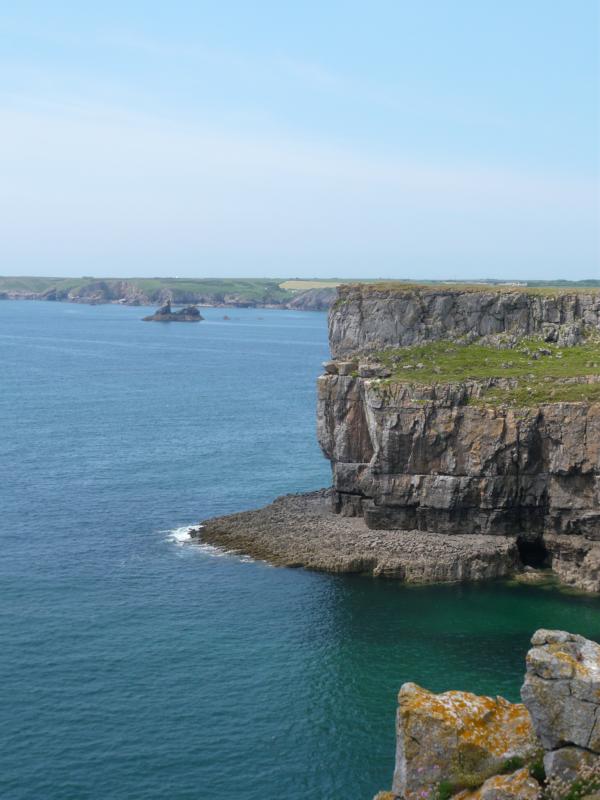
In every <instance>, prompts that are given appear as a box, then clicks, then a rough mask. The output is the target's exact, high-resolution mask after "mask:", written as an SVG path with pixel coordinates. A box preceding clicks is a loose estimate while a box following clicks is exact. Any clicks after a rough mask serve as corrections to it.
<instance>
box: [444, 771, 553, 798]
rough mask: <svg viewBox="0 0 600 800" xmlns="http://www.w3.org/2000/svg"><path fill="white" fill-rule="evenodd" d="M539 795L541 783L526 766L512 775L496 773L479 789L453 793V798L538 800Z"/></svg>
mask: <svg viewBox="0 0 600 800" xmlns="http://www.w3.org/2000/svg"><path fill="white" fill-rule="evenodd" d="M539 796H540V785H539V783H538V782H537V781H536V780H535V778H532V776H531V775H530V773H529V770H528V769H526V768H525V767H524V768H522V769H519V770H517V771H516V772H513V773H512V775H494V777H492V778H488V779H487V781H485V783H484V784H483V785H482V786H480V787H479V789H475V790H474V791H469V790H468V789H465V790H464V791H462V792H459V793H458V794H455V795H453V800H538V798H539Z"/></svg>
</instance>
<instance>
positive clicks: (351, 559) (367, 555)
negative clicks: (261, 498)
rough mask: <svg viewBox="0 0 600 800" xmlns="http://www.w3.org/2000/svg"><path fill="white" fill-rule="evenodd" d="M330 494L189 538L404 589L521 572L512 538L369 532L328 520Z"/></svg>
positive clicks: (225, 522)
mask: <svg viewBox="0 0 600 800" xmlns="http://www.w3.org/2000/svg"><path fill="white" fill-rule="evenodd" d="M332 494H333V492H332V490H330V489H328V490H321V491H317V492H311V493H307V494H296V495H286V496H284V497H279V498H277V499H276V500H275V501H274V502H273V503H271V504H270V505H268V506H266V507H265V508H260V509H258V510H256V511H244V512H241V513H238V514H229V515H227V516H223V517H215V518H213V519H210V520H207V521H206V522H204V523H203V524H202V525H201V526H200V527H198V528H196V529H195V530H194V531H192V534H191V535H192V538H194V539H195V540H199V541H202V542H206V543H207V544H212V545H216V546H218V547H222V548H224V549H225V550H229V551H232V552H237V553H244V554H247V555H250V556H252V557H253V558H258V559H262V560H265V561H268V562H270V563H271V564H275V565H277V566H284V567H306V568H308V569H314V570H320V571H325V572H337V573H342V572H345V573H361V574H367V575H373V576H376V577H384V578H395V579H397V580H402V581H405V582H406V583H431V582H454V581H466V580H484V579H488V578H500V577H506V576H509V575H512V574H513V573H514V572H515V571H519V570H520V569H521V567H520V560H519V553H518V548H517V543H516V540H515V538H514V537H512V538H511V537H507V536H485V535H481V536H471V535H457V536H456V535H455V536H444V535H440V534H434V533H433V534H432V533H418V532H413V531H398V530H371V529H370V528H368V527H367V525H366V523H365V521H364V519H363V518H362V517H344V516H340V515H338V514H335V513H334V511H333V509H332V503H331V501H332ZM415 533H416V535H415Z"/></svg>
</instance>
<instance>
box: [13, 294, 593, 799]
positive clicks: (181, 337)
mask: <svg viewBox="0 0 600 800" xmlns="http://www.w3.org/2000/svg"><path fill="white" fill-rule="evenodd" d="M75 311H76V312H77V313H73V312H75ZM145 313H147V312H146V310H145V309H139V308H133V309H132V308H115V307H111V306H107V307H83V306H81V307H80V306H78V307H77V308H76V309H74V308H73V307H72V306H68V305H61V304H52V303H29V304H28V303H4V304H0V339H1V340H2V343H3V346H2V349H1V350H0V359H1V366H2V392H0V412H1V413H2V419H3V421H4V427H3V436H2V443H1V444H0V469H1V470H2V523H3V551H2V558H1V559H0V582H1V583H0V586H1V588H2V603H1V604H0V641H1V643H2V645H1V647H0V705H1V708H2V721H3V725H2V727H1V728H0V797H2V800H26V799H27V800H29V798H43V800H106V798H111V800H154V799H156V800H159V799H160V800H164V798H166V797H168V798H172V799H173V800H205V799H206V800H230V798H231V797H236V796H239V797H243V798H244V799H245V800H265V798H269V799H270V798H275V797H280V796H282V797H285V798H286V800H309V799H310V800H314V799H318V800H329V799H331V800H333V799H334V798H335V800H337V798H339V797H344V798H345V799H346V800H364V799H365V798H370V797H372V796H373V795H374V793H375V791H376V790H377V789H379V788H383V787H385V786H388V785H389V783H390V779H391V773H392V768H393V754H394V713H395V703H396V694H397V690H398V687H399V686H400V684H401V683H402V682H403V681H406V680H414V681H416V682H417V683H421V684H423V685H424V686H427V687H429V688H431V689H434V690H443V689H447V688H451V687H452V688H463V689H471V690H473V691H476V692H485V693H490V694H495V693H501V694H504V695H505V696H507V697H509V698H511V699H516V698H517V697H518V690H519V685H520V682H521V679H522V674H523V657H524V654H525V652H526V649H527V642H528V638H529V636H530V634H531V632H532V631H533V630H534V629H535V628H537V627H540V626H545V627H564V628H570V629H572V630H575V631H578V632H581V633H584V634H586V635H591V636H593V637H597V636H598V635H599V634H600V615H599V611H600V604H599V603H598V601H596V600H593V599H589V598H584V597H570V596H566V595H561V594H559V593H557V592H552V591H544V590H542V589H536V588H534V587H525V586H521V587H514V588H513V587H507V586H504V585H502V584H489V585H485V586H454V587H442V586H438V587H428V588H427V587H422V588H405V587H402V586H399V585H398V584H395V583H388V582H384V581H377V580H372V579H367V578H356V577H354V578H352V577H343V576H331V575H321V574H316V573H310V572H306V571H303V570H286V569H276V568H272V567H268V566H267V565H265V564H263V563H261V562H252V561H251V560H247V559H240V558H238V557H232V556H229V555H227V554H223V553H222V551H217V550H216V548H208V547H206V546H204V545H202V544H200V545H199V546H190V545H189V543H186V540H187V536H188V535H189V530H190V528H189V525H190V523H193V522H195V521H196V520H200V519H203V518H206V517H208V516H213V515H216V514H225V513H230V512H233V511H237V510H241V509H243V508H251V507H257V506H259V505H261V504H263V503H266V502H268V501H269V500H270V499H272V498H273V497H274V496H276V495H278V494H282V493H284V492H286V491H304V490H309V489H312V488H317V487H319V486H323V485H325V484H326V483H327V482H328V480H329V468H328V465H327V464H326V463H325V462H324V460H323V459H322V456H321V454H320V452H319V450H318V447H317V445H316V441H315V435H314V425H315V422H314V408H315V390H314V381H315V378H316V376H317V375H318V373H319V371H320V362H321V361H323V360H324V359H325V358H326V357H327V342H326V335H327V333H326V317H325V315H323V314H311V313H305V314H302V313H293V312H290V313H286V312H278V311H268V310H262V309H261V311H260V312H257V311H256V310H254V309H242V310H236V311H235V312H234V313H232V316H234V317H236V318H237V319H232V320H231V321H227V322H225V321H222V320H221V319H220V318H221V317H222V310H218V309H206V312H204V310H203V314H205V316H206V318H207V320H206V323H204V322H203V323H201V324H199V325H197V326H179V328H177V327H176V326H171V327H169V326H159V325H154V326H152V325H146V324H142V323H141V322H139V318H140V317H141V316H144V314H145ZM258 317H263V319H262V320H260V319H258ZM216 556H218V557H216Z"/></svg>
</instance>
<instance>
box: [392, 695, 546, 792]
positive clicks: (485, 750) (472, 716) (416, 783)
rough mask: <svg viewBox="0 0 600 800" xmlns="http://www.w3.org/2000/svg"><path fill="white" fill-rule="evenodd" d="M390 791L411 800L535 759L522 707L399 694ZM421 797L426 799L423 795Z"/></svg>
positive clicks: (534, 742) (490, 700) (473, 699)
mask: <svg viewBox="0 0 600 800" xmlns="http://www.w3.org/2000/svg"><path fill="white" fill-rule="evenodd" d="M398 700H399V707H398V715H397V749H396V769H395V772H394V783H393V786H392V792H393V793H395V794H396V795H398V796H399V797H402V798H404V799H405V800H417V798H421V797H423V796H424V795H423V792H430V791H431V790H432V789H433V788H434V787H436V786H437V785H438V784H439V783H440V782H441V781H447V782H448V783H450V784H451V785H456V787H457V788H460V787H461V785H462V786H464V785H465V783H466V784H467V785H474V784H475V785H476V784H477V783H478V782H480V783H483V782H484V781H485V780H486V779H487V778H489V777H490V776H492V775H494V774H495V773H497V772H500V771H501V770H502V768H503V765H505V764H506V762H507V761H508V760H509V759H513V758H519V759H522V760H523V761H524V762H525V761H527V760H530V759H533V758H535V756H536V754H537V753H538V751H539V743H538V741H537V739H536V737H535V735H534V732H533V727H532V724H531V719H530V717H529V714H528V712H527V709H526V708H525V706H523V705H521V704H513V703H509V702H508V701H507V700H504V699H503V698H501V697H498V698H496V699H493V698H491V697H479V696H477V695H474V694H470V693H468V692H456V691H451V692H446V693H444V694H433V693H432V692H428V691H426V690H425V689H421V688H420V687H419V686H417V685H416V684H414V683H406V684H404V685H403V686H402V688H401V689H400V694H399V697H398ZM425 796H427V795H425Z"/></svg>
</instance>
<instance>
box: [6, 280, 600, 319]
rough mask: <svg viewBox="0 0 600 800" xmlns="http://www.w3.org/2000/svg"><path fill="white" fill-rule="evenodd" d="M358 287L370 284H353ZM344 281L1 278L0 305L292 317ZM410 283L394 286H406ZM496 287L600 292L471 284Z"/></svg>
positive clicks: (580, 284)
mask: <svg viewBox="0 0 600 800" xmlns="http://www.w3.org/2000/svg"><path fill="white" fill-rule="evenodd" d="M352 282H353V283H358V284H368V283H377V282H378V281H377V280H373V281H352ZM343 283H348V281H345V280H343V279H338V278H331V279H328V280H321V279H315V280H307V279H298V278H294V279H287V280H285V279H276V278H96V277H90V276H84V277H82V278H52V277H32V276H14V277H13V276H5V277H2V276H0V300H45V301H51V302H63V303H86V304H89V305H100V304H105V303H112V304H115V305H126V306H162V305H164V304H165V303H167V302H170V303H171V304H172V305H174V306H189V305H197V306H212V307H217V308H219V307H223V308H277V309H291V310H295V311H327V310H328V309H329V308H330V306H331V305H332V303H333V302H334V300H335V297H336V289H337V287H338V286H339V285H340V284H343ZM410 283H411V282H410V281H408V280H407V281H398V282H396V285H405V286H408V285H409V284H410ZM421 283H422V284H423V285H426V286H429V287H431V288H433V287H435V286H438V287H457V286H459V285H460V283H461V282H460V281H422V282H421ZM471 283H472V284H474V285H479V286H496V287H503V286H504V287H507V288H508V287H513V288H515V287H525V286H527V287H544V286H548V287H550V286H552V287H562V288H567V289H581V288H590V287H600V280H594V279H590V280H583V281H554V282H550V281H501V280H495V279H486V280H480V281H472V282H471Z"/></svg>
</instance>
